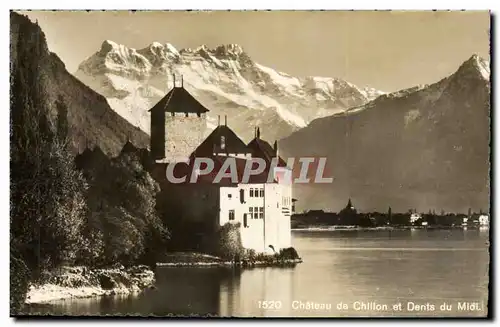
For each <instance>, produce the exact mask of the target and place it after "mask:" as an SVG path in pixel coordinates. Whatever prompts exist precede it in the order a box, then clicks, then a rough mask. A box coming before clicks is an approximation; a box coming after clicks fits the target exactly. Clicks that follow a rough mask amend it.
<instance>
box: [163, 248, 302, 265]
mask: <svg viewBox="0 0 500 327" xmlns="http://www.w3.org/2000/svg"><path fill="white" fill-rule="evenodd" d="M294 251H295V250H294ZM299 263H302V258H300V257H298V255H297V254H296V252H295V255H288V256H286V257H285V256H284V255H283V254H282V255H280V254H263V253H258V254H257V253H251V254H247V255H246V256H244V257H243V258H239V259H236V260H224V259H222V258H220V257H217V256H213V255H209V254H204V253H196V252H176V253H169V254H168V255H166V256H165V257H164V258H163V261H162V262H158V263H156V266H157V267H241V268H253V267H291V266H295V265H297V264H299Z"/></svg>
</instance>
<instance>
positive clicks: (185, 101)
mask: <svg viewBox="0 0 500 327" xmlns="http://www.w3.org/2000/svg"><path fill="white" fill-rule="evenodd" d="M149 111H150V112H151V155H152V157H153V159H155V160H156V161H158V162H179V161H185V160H187V159H188V158H189V156H190V154H191V153H192V152H193V151H194V150H195V149H196V148H197V147H198V145H200V144H201V142H202V141H203V139H204V137H205V135H206V134H205V132H206V129H207V120H206V113H207V112H208V111H209V110H208V109H207V108H205V107H204V106H203V105H202V104H201V103H200V102H198V100H196V99H195V98H194V97H193V96H192V95H191V94H190V93H189V92H188V91H187V90H186V89H185V88H184V85H183V81H182V79H181V83H180V85H176V83H175V77H174V87H173V88H172V89H171V90H170V92H168V93H167V95H165V97H163V98H162V99H161V100H160V101H159V102H158V103H157V104H156V105H155V106H154V107H153V108H151V109H150V110H149Z"/></svg>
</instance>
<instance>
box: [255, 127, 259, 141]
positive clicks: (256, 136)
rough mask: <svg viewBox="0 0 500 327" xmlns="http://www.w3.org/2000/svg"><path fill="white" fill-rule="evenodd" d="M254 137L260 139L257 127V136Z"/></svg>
mask: <svg viewBox="0 0 500 327" xmlns="http://www.w3.org/2000/svg"><path fill="white" fill-rule="evenodd" d="M255 137H256V138H258V139H260V128H259V127H257V135H256V136H255Z"/></svg>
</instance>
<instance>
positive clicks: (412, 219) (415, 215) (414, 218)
mask: <svg viewBox="0 0 500 327" xmlns="http://www.w3.org/2000/svg"><path fill="white" fill-rule="evenodd" d="M420 219H422V215H421V214H419V213H416V212H414V213H412V214H411V216H410V223H412V224H414V223H415V222H416V221H418V220H420Z"/></svg>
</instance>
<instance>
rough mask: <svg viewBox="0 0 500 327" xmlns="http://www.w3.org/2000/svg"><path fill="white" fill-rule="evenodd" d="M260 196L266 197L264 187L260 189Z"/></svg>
mask: <svg viewBox="0 0 500 327" xmlns="http://www.w3.org/2000/svg"><path fill="white" fill-rule="evenodd" d="M260 197H261V198H263V197H264V189H263V188H261V189H260Z"/></svg>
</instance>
